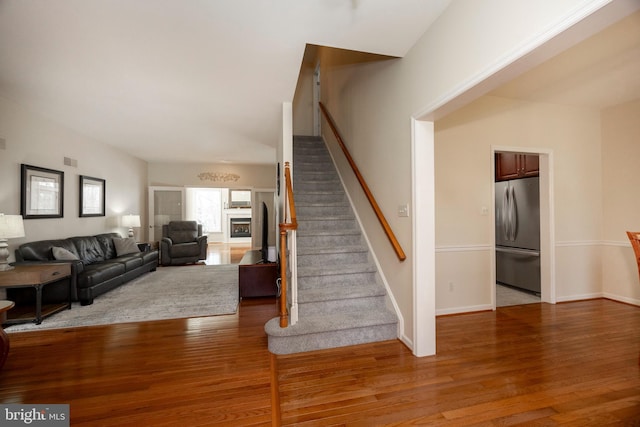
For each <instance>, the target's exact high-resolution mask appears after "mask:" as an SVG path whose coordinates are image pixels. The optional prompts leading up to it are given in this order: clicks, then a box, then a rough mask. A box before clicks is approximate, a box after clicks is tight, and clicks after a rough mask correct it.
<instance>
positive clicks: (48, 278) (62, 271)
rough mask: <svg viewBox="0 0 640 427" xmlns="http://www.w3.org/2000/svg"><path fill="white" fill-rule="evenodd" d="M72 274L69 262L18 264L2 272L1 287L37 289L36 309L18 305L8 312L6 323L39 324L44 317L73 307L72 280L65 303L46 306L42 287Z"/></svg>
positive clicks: (0, 277) (0, 276) (0, 273)
mask: <svg viewBox="0 0 640 427" xmlns="http://www.w3.org/2000/svg"><path fill="white" fill-rule="evenodd" d="M70 275H71V265H70V264H68V263H60V264H37V265H35V264H33V265H16V266H15V268H14V269H13V270H8V271H2V272H0V288H5V289H10V288H25V287H32V288H34V289H35V291H36V306H35V310H34V308H33V307H20V306H16V307H15V308H14V309H13V310H12V311H11V312H10V313H7V319H6V321H5V322H4V324H5V325H13V324H16V323H26V322H35V323H36V325H39V324H40V323H42V319H43V318H44V317H47V316H50V315H51V314H53V313H57V312H58V311H61V310H64V309H66V308H71V281H69V290H68V295H69V298H68V300H67V301H66V302H65V303H60V304H47V305H46V306H43V304H42V288H43V287H44V286H46V285H48V284H51V283H56V282H58V281H60V280H63V279H66V278H68V277H69V276H70Z"/></svg>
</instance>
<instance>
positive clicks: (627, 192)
mask: <svg viewBox="0 0 640 427" xmlns="http://www.w3.org/2000/svg"><path fill="white" fill-rule="evenodd" d="M638 118H640V100H636V101H634V102H629V103H626V104H623V105H619V106H616V107H612V108H608V109H606V110H604V111H603V113H602V148H603V149H602V165H603V175H602V176H603V179H602V180H603V186H604V188H605V191H604V194H603V203H602V206H603V212H604V223H603V239H604V246H603V280H602V284H603V288H604V293H605V295H606V296H609V297H613V298H616V299H619V300H621V301H625V302H629V303H633V304H637V305H640V285H639V279H638V268H637V265H636V262H635V257H634V255H633V251H632V250H631V247H630V245H629V241H628V239H627V236H626V233H625V232H626V231H627V230H628V231H640V197H639V196H640V193H639V192H638V183H640V167H638V159H640V143H639V141H638V135H640V121H639V120H638Z"/></svg>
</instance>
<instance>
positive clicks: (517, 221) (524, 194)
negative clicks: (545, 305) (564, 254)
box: [495, 177, 540, 293]
mask: <svg viewBox="0 0 640 427" xmlns="http://www.w3.org/2000/svg"><path fill="white" fill-rule="evenodd" d="M495 186H496V210H495V212H496V281H497V282H498V283H502V284H505V285H509V286H514V287H517V288H521V289H524V290H527V291H532V292H536V293H540V187H539V178H538V177H531V178H521V179H514V180H510V181H500V182H496V183H495Z"/></svg>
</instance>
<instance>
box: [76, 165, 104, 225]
mask: <svg viewBox="0 0 640 427" xmlns="http://www.w3.org/2000/svg"><path fill="white" fill-rule="evenodd" d="M105 190H106V181H105V180H104V179H101V178H93V177H91V176H85V175H80V192H79V194H80V200H79V204H78V206H80V216H81V217H88V216H104V210H105V209H104V204H105V203H104V202H105Z"/></svg>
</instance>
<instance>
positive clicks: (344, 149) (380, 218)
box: [319, 102, 407, 261]
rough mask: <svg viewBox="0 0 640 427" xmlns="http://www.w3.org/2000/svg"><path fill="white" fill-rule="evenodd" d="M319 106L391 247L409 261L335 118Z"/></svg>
mask: <svg viewBox="0 0 640 427" xmlns="http://www.w3.org/2000/svg"><path fill="white" fill-rule="evenodd" d="M319 104H320V110H321V111H322V114H323V115H324V117H325V119H327V123H329V127H330V128H331V130H332V131H333V135H334V136H335V137H336V140H337V141H338V145H340V148H342V152H343V153H344V155H345V157H346V158H347V161H348V162H349V165H350V166H351V169H352V170H353V173H354V174H355V175H356V178H358V182H359V183H360V186H361V187H362V190H363V191H364V194H365V195H366V196H367V200H369V203H370V204H371V207H372V208H373V211H374V212H375V214H376V217H378V221H380V225H382V228H383V230H384V232H385V234H386V235H387V238H388V239H389V241H390V242H391V246H393V250H394V251H395V252H396V255H397V256H398V259H399V260H400V261H404V260H405V259H407V256H406V255H405V253H404V251H403V250H402V246H400V243H399V242H398V239H397V238H396V236H395V234H394V233H393V230H391V227H390V226H389V223H388V222H387V219H386V218H385V216H384V214H383V213H382V210H381V209H380V206H378V202H376V199H375V197H373V194H372V193H371V190H369V186H368V185H367V182H366V181H365V180H364V177H363V176H362V174H361V173H360V170H359V169H358V166H356V163H355V161H354V160H353V157H351V154H350V153H349V150H348V149H347V146H346V145H345V143H344V140H343V139H342V136H341V135H340V132H339V131H338V128H337V127H336V124H335V122H334V121H333V118H332V117H331V114H329V111H328V110H327V108H326V107H325V106H324V104H323V103H322V102H320V103H319Z"/></svg>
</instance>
